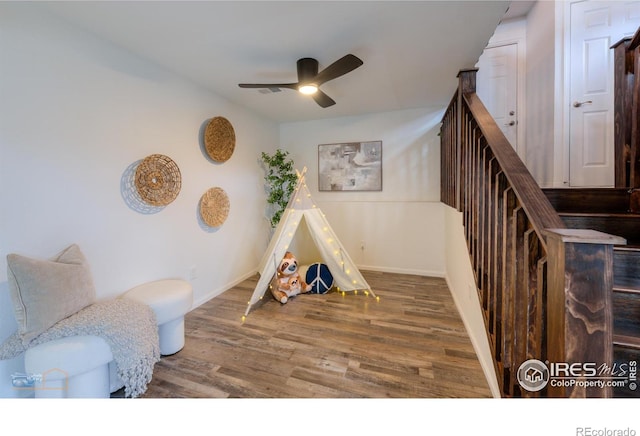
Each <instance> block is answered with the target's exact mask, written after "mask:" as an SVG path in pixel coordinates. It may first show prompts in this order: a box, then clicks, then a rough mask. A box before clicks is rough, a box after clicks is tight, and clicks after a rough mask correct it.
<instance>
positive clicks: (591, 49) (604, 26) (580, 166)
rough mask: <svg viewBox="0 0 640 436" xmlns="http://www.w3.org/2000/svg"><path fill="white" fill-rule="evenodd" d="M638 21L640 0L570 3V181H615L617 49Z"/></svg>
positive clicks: (598, 183) (574, 183) (573, 183)
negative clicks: (615, 68) (614, 46)
mask: <svg viewBox="0 0 640 436" xmlns="http://www.w3.org/2000/svg"><path fill="white" fill-rule="evenodd" d="M639 24H640V2H638V1H635V2H629V1H624V2H623V1H581V2H574V3H572V4H571V16H570V39H571V41H570V60H571V62H570V79H569V80H570V81H571V83H570V87H569V89H570V100H571V102H570V104H571V107H570V109H569V110H570V112H569V185H570V186H572V187H588V186H602V187H610V186H613V185H614V142H613V133H614V124H613V118H614V117H613V100H614V96H613V85H614V81H613V50H611V48H610V47H611V45H612V44H613V43H614V42H616V41H618V40H619V39H621V38H622V37H623V36H625V35H630V34H633V33H634V32H635V31H636V30H637V28H638V25H639Z"/></svg>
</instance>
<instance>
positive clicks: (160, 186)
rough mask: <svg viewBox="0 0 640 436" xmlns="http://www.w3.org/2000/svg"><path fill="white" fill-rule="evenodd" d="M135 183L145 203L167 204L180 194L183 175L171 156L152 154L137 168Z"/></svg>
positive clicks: (153, 204) (154, 204)
mask: <svg viewBox="0 0 640 436" xmlns="http://www.w3.org/2000/svg"><path fill="white" fill-rule="evenodd" d="M135 184H136V190H137V191H138V194H140V197H141V198H142V200H143V201H144V202H145V203H148V204H150V205H152V206H166V205H167V204H169V203H171V202H172V201H173V200H175V199H176V197H177V196H178V193H179V192H180V187H181V186H182V177H181V175H180V169H179V168H178V165H176V163H175V162H174V161H173V160H171V158H170V157H168V156H165V155H162V154H152V155H150V156H147V157H146V158H144V159H143V160H142V162H140V165H138V168H136V176H135Z"/></svg>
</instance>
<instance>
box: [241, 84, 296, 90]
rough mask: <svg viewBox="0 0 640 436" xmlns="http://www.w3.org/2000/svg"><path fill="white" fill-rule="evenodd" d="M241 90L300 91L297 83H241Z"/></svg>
mask: <svg viewBox="0 0 640 436" xmlns="http://www.w3.org/2000/svg"><path fill="white" fill-rule="evenodd" d="M238 86H239V87H240V88H288V89H298V84H297V83H239V84H238Z"/></svg>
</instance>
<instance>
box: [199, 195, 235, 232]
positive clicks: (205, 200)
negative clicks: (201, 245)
mask: <svg viewBox="0 0 640 436" xmlns="http://www.w3.org/2000/svg"><path fill="white" fill-rule="evenodd" d="M228 216H229V197H228V196H227V193H226V192H224V189H222V188H211V189H209V190H208V191H207V192H205V193H204V195H203V196H202V198H201V199H200V217H202V221H204V222H205V224H207V225H208V226H210V227H220V226H221V225H222V224H224V222H225V221H226V220H227V217H228Z"/></svg>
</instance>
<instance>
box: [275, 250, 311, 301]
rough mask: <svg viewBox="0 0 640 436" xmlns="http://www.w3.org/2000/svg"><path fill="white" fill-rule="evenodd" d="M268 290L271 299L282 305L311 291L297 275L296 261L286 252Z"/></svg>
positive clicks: (309, 286)
mask: <svg viewBox="0 0 640 436" xmlns="http://www.w3.org/2000/svg"><path fill="white" fill-rule="evenodd" d="M270 288H271V295H273V298H275V299H276V300H277V301H279V302H280V303H282V304H285V303H286V302H287V301H289V298H291V297H295V296H296V295H298V294H304V293H306V292H309V291H310V290H311V285H308V284H306V283H305V282H304V280H303V279H302V277H300V275H299V274H298V260H297V259H296V257H295V256H294V255H293V254H292V253H291V252H289V251H287V252H286V253H285V255H284V257H283V258H282V260H281V261H280V265H279V266H278V270H277V271H276V276H275V277H274V279H273V282H272V283H271V287H270Z"/></svg>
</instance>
